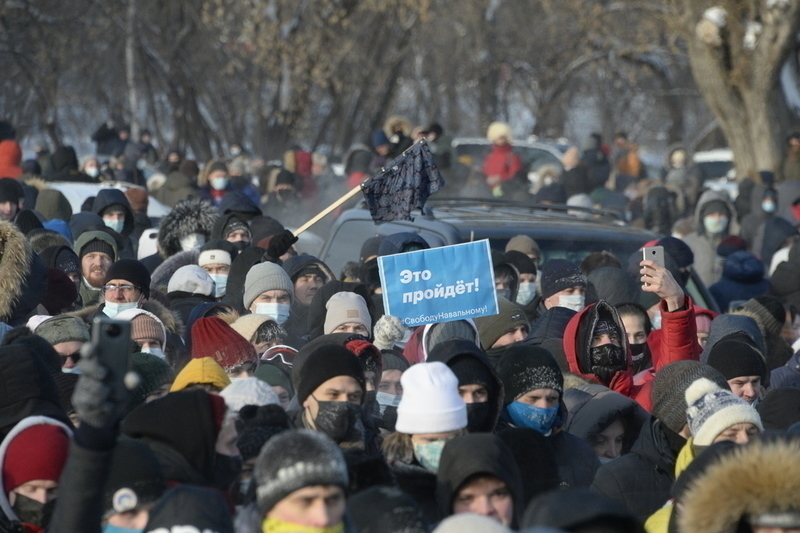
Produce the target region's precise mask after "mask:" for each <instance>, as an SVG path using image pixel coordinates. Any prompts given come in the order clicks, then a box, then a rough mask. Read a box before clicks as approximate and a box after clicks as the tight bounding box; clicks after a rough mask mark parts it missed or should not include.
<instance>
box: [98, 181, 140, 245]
mask: <svg viewBox="0 0 800 533" xmlns="http://www.w3.org/2000/svg"><path fill="white" fill-rule="evenodd" d="M92 213H94V214H96V215H97V216H99V217H100V218H102V219H103V224H105V225H106V226H107V227H109V228H111V229H112V230H114V231H115V232H117V233H119V234H120V235H122V237H123V238H124V240H125V241H126V243H125V244H126V246H125V247H124V248H125V249H128V250H133V251H134V252H135V251H136V250H135V249H134V244H137V245H138V239H134V240H135V241H136V242H135V243H133V244H132V240H131V235H132V234H133V227H134V218H133V210H131V204H130V202H129V201H128V198H127V197H126V196H125V193H124V192H122V191H121V190H119V189H100V191H98V193H97V196H95V199H94V202H92Z"/></svg>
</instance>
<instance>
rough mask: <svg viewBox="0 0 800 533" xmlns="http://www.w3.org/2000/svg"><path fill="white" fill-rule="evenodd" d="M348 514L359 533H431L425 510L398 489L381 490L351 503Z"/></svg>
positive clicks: (357, 496) (354, 498) (356, 497)
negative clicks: (423, 511)
mask: <svg viewBox="0 0 800 533" xmlns="http://www.w3.org/2000/svg"><path fill="white" fill-rule="evenodd" d="M347 514H348V515H349V516H350V519H351V520H352V521H353V526H354V528H355V530H356V531H358V532H359V533H429V531H430V526H429V525H428V521H427V520H425V517H424V516H423V515H422V510H421V509H420V508H419V505H417V502H415V501H414V500H413V499H412V498H411V497H410V496H409V495H408V494H406V493H405V492H403V491H402V490H400V489H398V488H397V487H387V486H377V487H371V488H368V489H366V490H363V491H361V492H359V493H357V494H353V495H352V496H350V497H349V498H348V499H347Z"/></svg>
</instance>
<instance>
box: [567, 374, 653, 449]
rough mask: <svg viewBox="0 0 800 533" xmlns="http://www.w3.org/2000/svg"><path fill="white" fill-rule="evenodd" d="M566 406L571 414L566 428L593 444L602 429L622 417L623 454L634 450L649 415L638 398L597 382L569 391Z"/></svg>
mask: <svg viewBox="0 0 800 533" xmlns="http://www.w3.org/2000/svg"><path fill="white" fill-rule="evenodd" d="M564 405H566V406H567V412H568V413H569V414H568V416H567V423H566V424H565V425H564V429H565V430H566V431H568V432H569V433H572V434H573V435H575V436H576V437H578V438H580V439H582V440H583V441H585V442H586V443H587V444H589V445H590V446H591V445H592V444H593V442H594V439H595V436H596V435H597V434H598V433H599V432H601V431H602V430H604V429H605V428H606V427H608V425H609V424H610V423H611V422H613V421H614V420H615V419H616V418H618V417H620V418H621V419H622V423H623V425H624V426H625V435H624V437H623V445H622V450H623V451H622V453H627V452H628V451H630V449H631V447H632V446H633V443H634V442H635V441H636V438H637V437H638V436H639V433H640V432H641V429H642V425H643V424H644V423H645V422H646V421H647V418H648V416H647V412H645V410H644V409H642V408H641V407H640V406H639V404H638V403H636V402H635V401H634V400H632V399H630V398H628V397H626V396H623V395H622V394H619V393H618V392H614V391H612V390H609V389H608V388H607V387H604V386H602V385H596V384H586V385H579V386H578V387H575V388H572V389H567V390H565V391H564Z"/></svg>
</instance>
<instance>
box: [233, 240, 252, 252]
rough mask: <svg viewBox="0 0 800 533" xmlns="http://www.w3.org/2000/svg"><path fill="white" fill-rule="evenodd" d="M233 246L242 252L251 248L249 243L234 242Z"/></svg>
mask: <svg viewBox="0 0 800 533" xmlns="http://www.w3.org/2000/svg"><path fill="white" fill-rule="evenodd" d="M231 244H232V245H234V246H235V247H236V248H237V249H238V250H239V251H240V252H241V251H242V250H244V249H245V248H247V247H248V246H250V242H249V241H236V242H232V243H231Z"/></svg>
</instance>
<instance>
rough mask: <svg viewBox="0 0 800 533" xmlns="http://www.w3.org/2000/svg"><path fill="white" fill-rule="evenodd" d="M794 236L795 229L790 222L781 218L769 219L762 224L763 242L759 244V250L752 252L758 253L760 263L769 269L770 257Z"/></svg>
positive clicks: (795, 234)
mask: <svg viewBox="0 0 800 533" xmlns="http://www.w3.org/2000/svg"><path fill="white" fill-rule="evenodd" d="M795 236H797V229H795V227H794V225H793V224H792V223H791V222H789V221H788V220H786V219H785V218H781V217H770V218H769V219H767V221H766V222H764V240H763V241H762V244H761V250H754V252H755V253H756V254H758V253H759V252H760V255H761V261H763V262H764V265H765V266H766V267H767V268H769V266H770V264H771V262H772V256H773V255H775V252H777V251H778V250H780V247H781V244H783V243H784V241H786V239H789V238H790V237H795Z"/></svg>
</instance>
